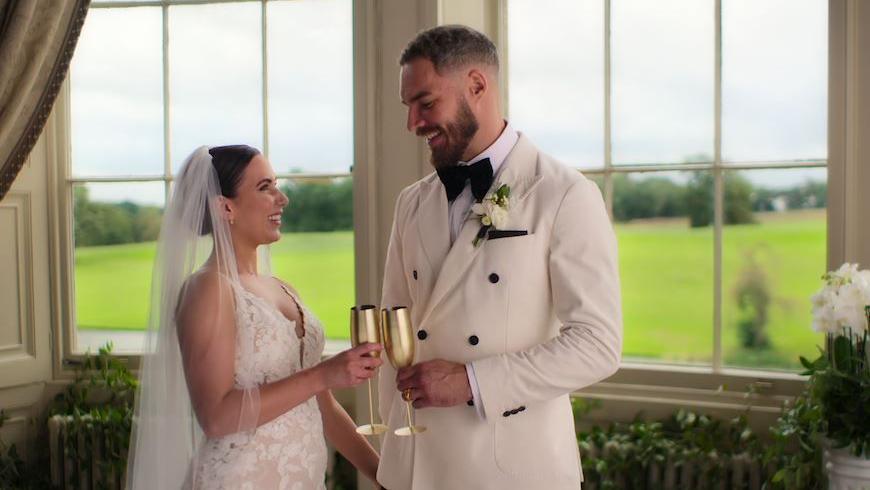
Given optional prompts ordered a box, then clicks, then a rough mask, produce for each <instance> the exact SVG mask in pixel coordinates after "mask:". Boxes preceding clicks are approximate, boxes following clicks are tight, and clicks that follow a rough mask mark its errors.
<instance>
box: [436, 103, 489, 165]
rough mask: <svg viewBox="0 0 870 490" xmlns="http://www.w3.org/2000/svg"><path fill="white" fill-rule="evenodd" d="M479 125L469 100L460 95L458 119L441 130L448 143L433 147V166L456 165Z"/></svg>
mask: <svg viewBox="0 0 870 490" xmlns="http://www.w3.org/2000/svg"><path fill="white" fill-rule="evenodd" d="M479 127H480V126H479V125H478V124H477V119H476V118H475V117H474V113H473V112H471V107H469V106H468V102H467V101H466V100H465V98H464V97H462V96H460V97H459V110H458V112H457V114H456V121H453V122H450V123H448V124H447V125H446V126H445V127H444V128H442V130H441V131H442V132H443V133H444V136H445V140H446V143H445V144H444V146H442V147H435V148H432V158H431V163H432V166H433V167H435V168H444V167H452V166H454V165H456V163H457V162H459V159H460V158H462V154H463V153H465V150H466V149H467V148H468V145H469V143H471V138H473V137H474V135H475V134H476V133H477V130H478V128H479Z"/></svg>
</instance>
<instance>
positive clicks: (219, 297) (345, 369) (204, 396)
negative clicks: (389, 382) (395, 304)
mask: <svg viewBox="0 0 870 490" xmlns="http://www.w3.org/2000/svg"><path fill="white" fill-rule="evenodd" d="M234 308H235V300H234V297H233V294H232V290H231V286H230V285H229V284H228V283H227V281H226V280H219V276H218V275H217V274H214V273H201V274H198V275H197V276H196V277H193V278H191V280H190V281H189V283H188V285H187V290H186V293H185V294H184V297H183V299H182V302H181V304H180V305H179V309H178V315H177V318H178V340H179V345H180V348H181V355H182V358H183V363H184V374H185V377H186V379H187V388H188V391H189V392H190V400H191V404H192V406H193V409H194V412H195V413H196V418H197V420H198V421H199V425H200V426H201V427H202V429H203V432H205V434H206V435H207V436H208V437H210V438H215V437H221V436H225V435H227V434H232V433H234V432H238V431H239V429H240V427H239V417H240V414H241V411H242V408H243V402H244V400H243V399H244V390H239V389H236V388H234V383H233V375H234V369H235V348H236V324H235V313H234ZM377 349H380V346H379V345H377V344H363V345H360V346H359V347H356V348H354V349H351V350H348V351H345V352H342V353H341V354H339V355H337V356H334V357H332V358H330V359H329V360H328V361H326V362H322V363H320V364H318V365H317V366H314V367H312V368H310V369H305V370H302V371H299V372H297V373H295V374H293V375H291V376H288V377H286V378H284V379H281V380H278V381H275V382H272V383H267V384H263V385H260V386H259V387H258V389H259V402H260V403H259V405H260V406H259V414H258V417H257V421H256V424H257V426H260V425H263V424H265V423H267V422H269V421H271V420H273V419H275V418H276V417H278V416H279V415H281V414H283V413H285V412H287V411H288V410H291V409H292V408H293V407H295V406H297V405H299V404H301V403H303V402H305V401H306V400H308V399H309V398H311V397H312V396H314V395H316V394H318V393H320V392H322V391H324V390H328V389H331V388H343V387H348V386H354V385H356V384H359V383H361V382H363V381H365V380H366V379H368V378H371V377H372V376H373V375H374V370H370V369H367V368H373V367H377V366H378V365H379V364H380V362H381V361H380V360H378V359H373V358H369V357H365V356H364V354H366V353H368V352H370V351H372V350H377ZM249 428H250V427H241V429H249Z"/></svg>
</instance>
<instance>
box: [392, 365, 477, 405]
mask: <svg viewBox="0 0 870 490" xmlns="http://www.w3.org/2000/svg"><path fill="white" fill-rule="evenodd" d="M396 384H397V386H398V388H399V391H401V392H403V393H402V397H403V398H405V395H406V394H405V393H404V392H405V390H410V391H409V392H408V393H407V394H408V397H406V398H405V399H406V400H410V401H412V402H414V408H426V407H452V406H454V405H459V404H462V403H467V402H468V400H471V396H472V395H471V386H470V385H469V384H468V374H467V373H466V372H465V364H460V363H458V362H450V361H445V360H443V359H434V360H432V361H426V362H421V363H419V364H415V365H413V366H411V367H407V368H403V369H400V370H399V372H398V374H397V375H396Z"/></svg>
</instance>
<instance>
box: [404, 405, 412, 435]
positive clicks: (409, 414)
mask: <svg viewBox="0 0 870 490" xmlns="http://www.w3.org/2000/svg"><path fill="white" fill-rule="evenodd" d="M405 408H406V409H407V416H408V427H409V428H411V427H413V425H412V424H411V402H410V401H405ZM412 431H413V429H412Z"/></svg>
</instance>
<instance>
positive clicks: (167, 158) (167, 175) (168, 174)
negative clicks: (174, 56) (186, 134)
mask: <svg viewBox="0 0 870 490" xmlns="http://www.w3.org/2000/svg"><path fill="white" fill-rule="evenodd" d="M160 9H161V11H162V14H163V178H164V179H165V185H164V186H163V190H164V192H165V196H164V200H163V203H164V206H165V205H166V203H168V202H169V181H170V180H171V179H172V160H171V159H172V153H171V150H170V144H169V143H170V134H169V129H170V128H169V97H170V95H169V6H168V5H163V6H162V7H160Z"/></svg>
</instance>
